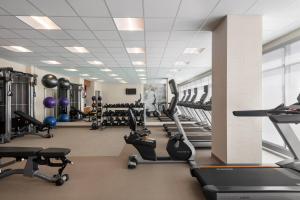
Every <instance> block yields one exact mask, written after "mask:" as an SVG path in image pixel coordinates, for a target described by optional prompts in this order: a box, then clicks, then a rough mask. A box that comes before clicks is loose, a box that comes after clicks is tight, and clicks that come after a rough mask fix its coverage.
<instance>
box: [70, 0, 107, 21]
mask: <svg viewBox="0 0 300 200" xmlns="http://www.w3.org/2000/svg"><path fill="white" fill-rule="evenodd" d="M68 2H69V3H70V4H71V6H72V7H73V8H74V9H75V11H76V12H77V13H78V15H80V16H86V17H109V16H110V15H109V12H108V10H107V8H106V5H105V2H104V0H84V1H83V0H68Z"/></svg>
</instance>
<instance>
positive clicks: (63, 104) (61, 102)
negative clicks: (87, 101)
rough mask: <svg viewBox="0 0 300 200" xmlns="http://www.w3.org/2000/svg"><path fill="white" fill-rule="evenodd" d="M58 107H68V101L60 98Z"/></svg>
mask: <svg viewBox="0 0 300 200" xmlns="http://www.w3.org/2000/svg"><path fill="white" fill-rule="evenodd" d="M59 105H60V106H62V107H66V106H68V105H69V100H68V99H67V98H66V97H62V98H60V99H59Z"/></svg>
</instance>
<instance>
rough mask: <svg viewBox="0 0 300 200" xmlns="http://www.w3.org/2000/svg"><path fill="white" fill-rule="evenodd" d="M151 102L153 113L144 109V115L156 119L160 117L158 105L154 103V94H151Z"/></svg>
mask: <svg viewBox="0 0 300 200" xmlns="http://www.w3.org/2000/svg"><path fill="white" fill-rule="evenodd" d="M153 97H154V99H153V102H152V106H153V107H154V110H153V111H149V109H146V115H147V117H152V116H153V117H158V116H160V111H159V109H158V105H157V102H156V96H155V94H153Z"/></svg>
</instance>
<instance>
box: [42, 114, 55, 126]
mask: <svg viewBox="0 0 300 200" xmlns="http://www.w3.org/2000/svg"><path fill="white" fill-rule="evenodd" d="M44 124H47V125H49V126H50V127H51V128H54V127H55V126H56V119H55V117H53V116H48V117H46V118H45V119H44Z"/></svg>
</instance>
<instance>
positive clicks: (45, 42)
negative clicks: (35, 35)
mask: <svg viewBox="0 0 300 200" xmlns="http://www.w3.org/2000/svg"><path fill="white" fill-rule="evenodd" d="M33 42H34V43H36V44H37V45H39V46H42V47H53V46H59V45H58V44H57V43H55V42H53V41H52V40H43V39H36V40H33Z"/></svg>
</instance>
